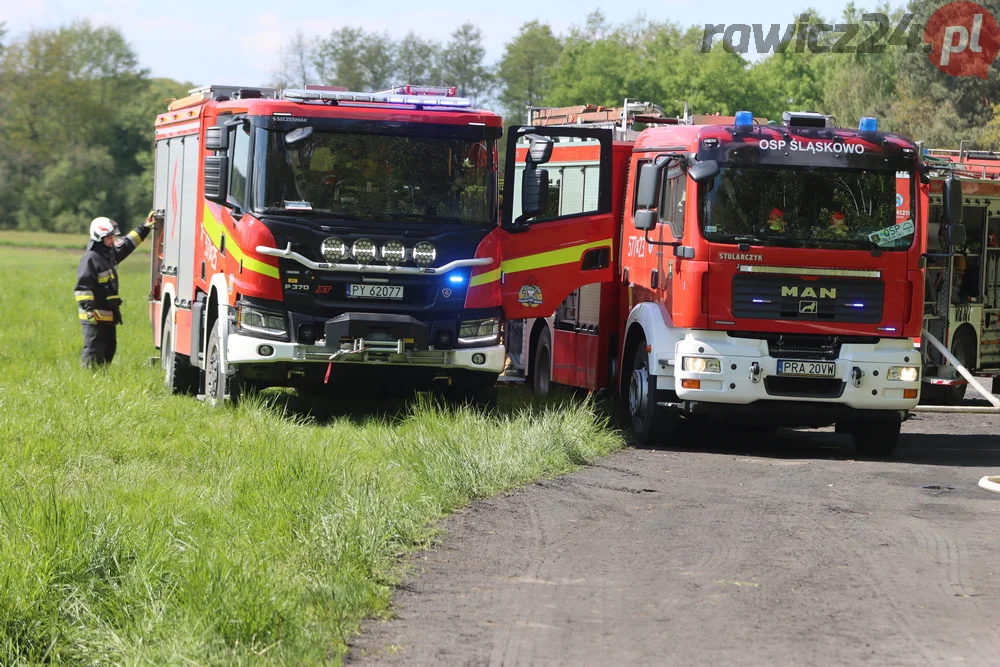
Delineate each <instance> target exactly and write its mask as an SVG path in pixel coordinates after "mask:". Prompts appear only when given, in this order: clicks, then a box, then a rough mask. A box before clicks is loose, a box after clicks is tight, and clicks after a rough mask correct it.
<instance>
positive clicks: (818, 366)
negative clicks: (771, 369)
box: [778, 359, 837, 378]
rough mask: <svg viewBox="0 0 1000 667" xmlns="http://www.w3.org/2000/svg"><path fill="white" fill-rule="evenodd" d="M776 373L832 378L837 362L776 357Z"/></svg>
mask: <svg viewBox="0 0 1000 667" xmlns="http://www.w3.org/2000/svg"><path fill="white" fill-rule="evenodd" d="M778 375H800V376H805V377H820V378H832V377H834V376H836V375H837V364H834V363H831V362H825V361H792V360H791V359H778Z"/></svg>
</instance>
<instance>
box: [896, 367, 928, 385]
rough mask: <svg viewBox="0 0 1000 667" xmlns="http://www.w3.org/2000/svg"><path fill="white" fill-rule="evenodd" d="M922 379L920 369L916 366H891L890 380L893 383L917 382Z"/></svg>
mask: <svg viewBox="0 0 1000 667" xmlns="http://www.w3.org/2000/svg"><path fill="white" fill-rule="evenodd" d="M918 377H920V369H919V368H916V367H914V366H891V367H890V368H889V380H890V381H891V382H916V381H917V378H918Z"/></svg>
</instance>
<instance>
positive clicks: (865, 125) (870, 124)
mask: <svg viewBox="0 0 1000 667" xmlns="http://www.w3.org/2000/svg"><path fill="white" fill-rule="evenodd" d="M858 130H859V131H861V132H878V121H877V120H876V119H874V118H872V117H871V116H862V117H861V122H860V123H859V124H858Z"/></svg>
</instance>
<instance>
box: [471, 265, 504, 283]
mask: <svg viewBox="0 0 1000 667" xmlns="http://www.w3.org/2000/svg"><path fill="white" fill-rule="evenodd" d="M497 280H500V269H493V270H492V271H487V272H486V273H480V274H479V275H478V276H472V278H471V279H470V280H469V287H479V286H480V285H485V284H487V283H492V282H496V281H497Z"/></svg>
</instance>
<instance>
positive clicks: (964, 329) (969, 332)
mask: <svg viewBox="0 0 1000 667" xmlns="http://www.w3.org/2000/svg"><path fill="white" fill-rule="evenodd" d="M956 343H962V344H963V345H967V346H968V347H967V349H966V351H967V352H968V353H969V354H971V355H972V358H971V359H966V360H965V363H966V364H968V366H969V367H970V368H976V367H977V366H978V365H979V338H978V335H977V333H976V328H975V327H974V326H972V325H971V324H970V323H968V322H963V323H962V324H961V325H960V326H959V327H958V328H957V329H955V333H954V334H952V336H951V346H950V347H949V349H950V350H952V354H954V348H955V344H956Z"/></svg>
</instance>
